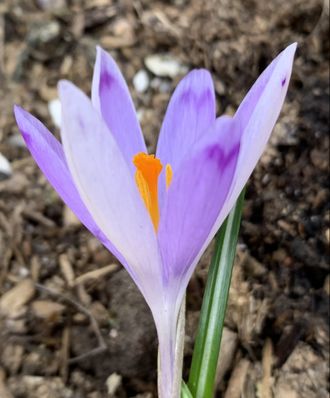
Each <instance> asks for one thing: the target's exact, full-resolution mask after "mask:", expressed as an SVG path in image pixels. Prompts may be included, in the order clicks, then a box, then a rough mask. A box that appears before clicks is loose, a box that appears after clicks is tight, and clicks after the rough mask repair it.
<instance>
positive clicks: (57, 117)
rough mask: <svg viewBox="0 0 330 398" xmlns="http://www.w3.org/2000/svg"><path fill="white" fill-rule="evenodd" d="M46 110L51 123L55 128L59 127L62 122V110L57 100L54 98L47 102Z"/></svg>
mask: <svg viewBox="0 0 330 398" xmlns="http://www.w3.org/2000/svg"><path fill="white" fill-rule="evenodd" d="M48 110H49V113H50V116H51V118H52V121H53V123H54V124H55V126H56V127H58V128H60V127H61V120H62V108H61V101H60V100H59V99H58V98H55V99H53V100H51V101H49V102H48Z"/></svg>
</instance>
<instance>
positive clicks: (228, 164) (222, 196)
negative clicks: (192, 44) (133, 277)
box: [158, 117, 240, 302]
mask: <svg viewBox="0 0 330 398" xmlns="http://www.w3.org/2000/svg"><path fill="white" fill-rule="evenodd" d="M238 129H239V126H238V125H237V124H236V123H235V121H234V120H233V119H232V118H229V117H223V118H220V119H218V120H217V121H216V122H215V125H214V127H213V129H212V131H209V132H208V134H207V137H205V139H204V140H202V141H200V142H199V143H198V145H197V148H195V150H194V149H193V150H192V153H191V155H190V156H188V157H187V158H186V160H184V161H183V162H182V165H181V167H180V169H179V170H178V172H177V175H175V176H174V179H173V182H172V184H171V186H170V187H169V190H168V192H167V198H166V199H165V204H164V208H163V213H162V214H161V222H160V226H159V233H158V235H159V245H160V248H161V253H162V259H163V267H164V273H165V280H169V284H170V285H172V286H171V289H172V288H174V289H175V288H178V290H181V291H184V290H185V288H186V286H187V283H188V280H189V278H190V276H191V273H192V272H193V268H192V267H191V265H192V264H193V262H194V259H195V257H196V256H197V254H198V253H199V251H200V249H201V247H202V246H203V245H204V242H205V240H206V239H207V237H208V235H209V233H210V231H211V229H212V227H213V225H214V223H215V221H216V219H217V217H218V215H219V213H220V211H221V208H222V206H223V205H224V202H225V200H226V198H227V195H228V192H229V189H230V186H231V183H232V178H233V175H234V172H235V166H236V162H237V157H238V153H239V137H240V132H239V130H238ZM175 285H176V286H175ZM180 302H181V297H180Z"/></svg>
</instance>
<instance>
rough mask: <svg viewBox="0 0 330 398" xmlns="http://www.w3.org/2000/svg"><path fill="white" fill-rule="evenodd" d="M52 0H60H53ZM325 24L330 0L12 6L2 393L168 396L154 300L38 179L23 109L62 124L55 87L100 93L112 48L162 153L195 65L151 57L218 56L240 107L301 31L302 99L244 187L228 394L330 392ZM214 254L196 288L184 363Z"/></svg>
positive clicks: (6, 9)
mask: <svg viewBox="0 0 330 398" xmlns="http://www.w3.org/2000/svg"><path fill="white" fill-rule="evenodd" d="M51 3H52V4H57V5H58V6H59V7H58V8H54V9H50V8H48V9H47V7H46V9H45V8H44V9H43V8H42V7H41V6H40V4H51ZM38 4H39V5H38ZM328 19H329V8H328V3H327V1H324V3H323V2H322V0H310V1H301V0H291V1H287V0H274V1H272V2H262V1H257V0H235V1H230V0H208V1H200V0H190V1H188V0H173V1H148V0H136V1H132V2H131V1H126V0H118V1H115V0H113V1H111V0H91V1H83V0H76V1H69V0H68V1H67V0H54V1H53V2H50V1H46V0H43V1H41V0H40V1H35V2H34V1H29V0H2V2H0V83H1V84H0V102H1V111H0V153H2V154H3V155H4V156H5V157H6V158H7V159H8V160H9V162H10V164H11V166H12V170H13V172H12V174H11V175H10V176H5V175H1V176H0V310H1V314H2V315H1V317H0V397H1V398H10V397H15V398H16V397H17V398H19V397H22V398H23V397H24V398H25V397H27V398H36V397H38V398H39V397H40V398H46V397H51V398H65V397H68V398H73V397H74V398H80V397H81V398H85V397H86V398H103V397H110V396H114V397H123V398H124V397H133V396H140V397H145V398H146V397H153V396H156V394H155V390H156V384H155V378H156V373H155V369H156V338H155V330H154V326H153V323H152V320H151V317H150V314H149V312H148V310H147V308H146V305H145V304H144V302H143V299H142V298H141V296H140V294H139V293H138V292H137V291H136V289H135V287H134V286H133V284H132V282H131V281H130V280H129V278H128V276H127V274H126V272H125V271H123V270H120V267H117V266H115V265H113V266H110V265H111V264H116V263H117V261H116V259H115V258H113V256H112V255H111V254H109V253H108V252H107V251H106V250H105V249H104V248H103V247H102V246H101V245H100V244H99V243H98V242H97V241H96V240H95V238H93V237H92V236H91V235H90V234H89V233H88V232H87V231H86V230H85V229H84V228H83V227H81V226H80V225H79V223H77V222H76V220H75V218H74V217H72V214H71V213H70V212H68V211H67V209H66V208H65V207H64V206H63V204H62V202H61V201H60V200H59V198H58V197H57V195H56V194H55V193H54V191H53V190H52V188H51V187H50V186H49V184H48V183H47V182H46V180H45V178H44V177H43V176H42V175H41V173H40V172H39V170H38V169H37V167H36V165H35V164H34V162H33V160H32V159H31V157H30V155H29V154H28V152H27V150H26V149H25V148H24V146H23V145H22V141H21V140H20V138H19V134H18V130H17V127H16V126H15V123H14V120H13V116H12V104H13V103H18V104H20V105H22V106H24V107H25V108H27V109H28V110H30V111H31V112H33V113H34V114H35V115H36V116H38V117H40V119H41V120H43V121H44V122H45V123H46V124H47V125H48V126H49V127H50V128H51V129H52V130H53V131H56V129H55V127H54V124H53V122H52V121H51V119H50V115H49V112H48V107H47V105H48V102H49V101H51V100H53V99H55V98H56V95H57V94H56V83H57V81H58V80H59V79H61V78H66V79H70V80H73V81H74V82H75V83H76V84H78V85H79V86H80V87H82V88H83V89H84V90H85V91H86V92H89V91H90V84H91V76H92V67H93V61H94V57H95V45H96V44H101V45H102V46H103V47H104V48H106V49H107V50H109V51H111V53H112V54H113V56H114V57H115V59H116V60H117V61H118V63H119V65H120V67H121V69H122V71H123V73H124V75H125V77H126V78H127V81H128V83H129V85H130V88H131V90H132V93H133V97H134V101H135V104H136V106H137V109H138V110H139V113H140V115H141V123H142V126H143V129H144V133H145V136H146V139H147V142H148V145H149V147H150V148H151V149H152V148H154V146H155V142H156V137H157V134H158V133H157V132H158V131H159V126H160V123H161V120H162V117H163V115H164V111H165V108H166V104H167V102H168V99H169V96H170V94H171V92H172V91H173V89H174V87H175V85H176V84H177V82H178V81H179V79H180V78H181V76H182V73H181V72H180V71H179V72H178V74H176V75H175V76H174V77H171V78H170V77H157V76H155V75H154V74H153V73H151V72H150V71H148V70H147V69H146V67H145V59H146V57H147V56H149V55H152V54H162V53H168V54H170V56H171V57H173V58H174V59H175V60H176V61H178V62H179V63H180V64H182V65H185V66H186V67H188V68H189V69H191V68H194V67H207V68H208V69H209V70H210V71H211V72H212V75H213V77H214V80H215V84H216V91H217V98H218V109H219V113H224V112H226V113H229V114H231V113H233V111H234V110H235V108H236V107H237V106H238V104H239V102H240V101H241V99H242V97H243V95H244V93H245V92H246V91H247V90H248V88H249V87H250V85H251V84H252V82H253V81H254V79H255V78H256V77H257V76H258V74H259V73H260V72H261V70H262V69H263V68H264V67H265V66H266V65H267V64H268V63H269V62H270V60H271V59H272V58H273V57H274V56H275V55H276V54H277V53H278V52H279V51H280V50H281V49H283V48H284V47H285V46H286V45H287V44H289V43H290V42H293V41H298V43H299V47H298V52H297V57H296V61H295V66H294V72H293V76H292V82H291V85H290V89H289V93H288V98H287V101H286V104H285V107H284V110H283V112H282V116H281V118H280V121H279V123H278V124H277V126H276V128H275V131H274V134H273V136H272V139H271V143H270V145H269V146H268V148H267V151H266V153H265V154H264V156H263V158H262V160H261V162H260V163H259V166H258V167H257V169H256V171H255V173H254V175H253V177H252V178H251V180H250V183H249V186H248V190H247V200H246V205H245V210H244V219H243V223H242V229H241V236H240V244H239V248H238V256H237V264H236V267H235V271H234V275H233V282H232V288H231V295H230V301H229V309H228V314H227V320H226V330H225V335H224V341H225V342H226V343H225V344H223V350H224V351H223V356H222V358H223V360H222V361H221V362H220V368H219V374H218V379H219V382H218V396H219V397H220V396H221V397H225V398H235V397H262V398H268V397H275V398H282V397H283V398H287V397H288V398H291V397H293V398H305V397H306V398H311V397H320V398H323V397H327V396H328V392H329V384H328V360H329V350H328V347H329V330H328V316H329V306H328V303H329V294H330V278H329V275H328V262H329V241H330V210H329V184H328V171H329V163H328V157H329V136H328V129H329V64H328V59H329V40H328V35H329V24H328ZM140 69H146V70H147V74H148V77H149V80H150V81H149V86H148V88H147V90H146V92H144V93H139V92H137V91H136V90H135V89H134V87H133V85H132V81H133V76H134V75H135V74H136V73H137V72H138V71H139V70H140ZM209 252H210V250H209V251H208V253H206V255H205V256H204V257H203V259H202V261H201V264H200V265H199V267H198V269H197V271H196V273H195V275H194V277H193V278H192V281H191V283H190V286H189V289H188V312H187V324H188V328H187V344H186V356H185V363H186V368H188V366H189V363H190V359H191V349H192V342H193V333H194V331H195V330H196V321H197V320H198V310H199V308H200V304H201V297H202V294H203V288H204V284H205V278H206V273H207V264H208V260H209V256H210V254H209ZM90 271H96V273H95V272H94V273H92V274H88V272H90ZM80 356H82V357H80ZM79 358H80V359H79ZM111 390H112V391H113V395H111V394H110V392H109V391H111ZM138 394H141V395H138Z"/></svg>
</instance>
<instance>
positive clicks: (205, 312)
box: [188, 190, 244, 398]
mask: <svg viewBox="0 0 330 398" xmlns="http://www.w3.org/2000/svg"><path fill="white" fill-rule="evenodd" d="M243 203H244V190H243V191H242V193H241V195H240V197H239V198H238V200H237V202H236V205H235V206H234V208H233V209H232V211H231V212H230V214H229V215H228V217H227V219H226V220H225V222H224V223H223V224H222V226H221V228H220V230H219V231H218V233H217V236H216V245H215V252H214V255H213V258H212V261H211V265H210V270H209V274H208V278H207V283H206V287H205V293H204V298H203V304H202V309H201V315H200V320H199V325H198V331H197V337H196V341H195V347H194V352H193V357H192V363H191V369H190V375H189V381H188V387H189V390H190V392H191V395H192V396H193V397H194V398H212V397H213V390H214V381H215V375H216V370H217V363H218V357H219V350H220V344H221V337H222V329H223V324H224V320H225V314H226V307H227V300H228V294H229V287H230V281H231V274H232V269H233V264H234V259H235V252H236V244H237V238H238V233H239V227H240V222H241V215H242V208H243Z"/></svg>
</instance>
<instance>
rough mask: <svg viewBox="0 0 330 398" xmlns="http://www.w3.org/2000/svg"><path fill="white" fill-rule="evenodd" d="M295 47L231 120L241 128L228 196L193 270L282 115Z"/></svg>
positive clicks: (276, 63) (283, 55)
mask: <svg viewBox="0 0 330 398" xmlns="http://www.w3.org/2000/svg"><path fill="white" fill-rule="evenodd" d="M296 47H297V45H296V43H294V44H291V45H290V46H289V47H287V48H286V49H285V50H284V51H282V52H281V53H280V54H279V55H278V57H277V58H276V59H275V60H274V61H273V63H272V64H270V65H269V67H268V68H267V69H266V70H265V71H264V72H263V73H262V74H261V76H260V77H259V78H258V80H257V81H256V83H255V84H254V85H253V86H252V88H251V90H250V91H249V92H248V94H247V96H246V97H245V99H244V100H243V102H242V104H241V106H240V107H239V109H238V110H237V112H236V114H235V116H234V119H235V121H236V124H237V125H239V126H240V129H239V131H241V134H242V136H241V142H240V153H239V157H238V161H237V166H236V170H235V174H234V177H233V180H232V184H231V187H230V192H229V195H228V197H227V199H226V201H225V203H224V205H223V207H222V209H221V211H220V212H219V215H218V217H217V220H216V222H215V223H214V225H213V228H212V229H211V232H210V234H209V236H208V237H207V239H205V242H204V244H203V246H202V248H201V250H200V251H199V253H198V254H197V256H196V258H195V259H194V260H193V262H192V265H191V267H192V269H194V268H195V266H196V265H197V263H198V261H199V259H200V257H201V255H202V254H203V252H204V251H205V249H206V248H207V246H208V245H209V243H210V241H211V240H212V239H213V237H214V235H215V234H216V232H217V230H218V229H219V227H220V226H221V224H222V223H223V221H224V220H225V218H226V217H227V215H228V213H229V212H230V210H231V209H232V207H233V206H234V204H235V202H236V200H237V198H238V196H239V194H240V193H241V191H242V189H243V188H244V186H245V184H246V183H247V180H248V178H249V177H250V175H251V173H252V171H253V169H254V168H255V166H256V164H257V162H258V160H259V158H260V157H261V155H262V152H263V150H264V149H265V146H266V144H267V141H268V139H269V136H270V134H271V132H272V129H273V127H274V125H275V123H276V120H277V118H278V116H279V113H280V111H281V108H282V105H283V102H284V99H285V95H286V92H287V89H288V85H289V81H290V76H291V72H292V64H293V58H294V54H295V51H296Z"/></svg>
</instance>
